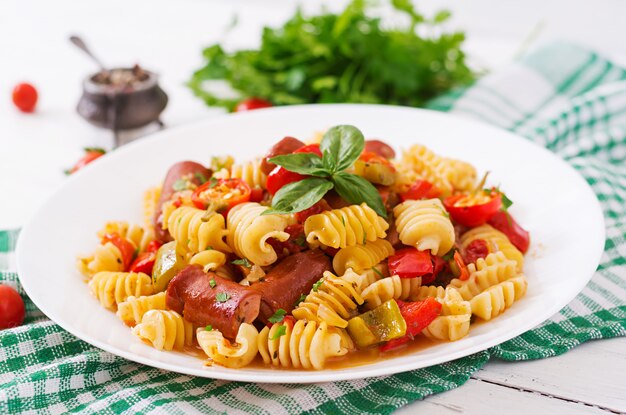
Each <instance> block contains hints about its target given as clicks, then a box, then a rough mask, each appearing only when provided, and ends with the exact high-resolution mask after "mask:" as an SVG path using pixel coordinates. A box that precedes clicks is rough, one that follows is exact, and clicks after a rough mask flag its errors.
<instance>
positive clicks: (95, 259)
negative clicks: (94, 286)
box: [76, 242, 124, 278]
mask: <svg viewBox="0 0 626 415" xmlns="http://www.w3.org/2000/svg"><path fill="white" fill-rule="evenodd" d="M76 267H77V268H78V270H79V271H80V273H81V274H83V275H84V276H85V277H87V278H91V277H93V276H94V275H95V274H97V273H98V272H104V271H109V272H122V271H124V260H123V258H122V253H121V252H120V250H119V249H117V247H116V246H115V245H113V244H112V243H111V242H107V243H105V244H104V245H98V246H97V247H96V250H95V251H94V253H93V254H92V255H88V256H79V257H78V259H77V260H76Z"/></svg>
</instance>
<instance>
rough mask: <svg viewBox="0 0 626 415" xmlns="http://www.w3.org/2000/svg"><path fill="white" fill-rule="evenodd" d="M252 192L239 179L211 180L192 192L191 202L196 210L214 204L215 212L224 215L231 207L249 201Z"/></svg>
mask: <svg viewBox="0 0 626 415" xmlns="http://www.w3.org/2000/svg"><path fill="white" fill-rule="evenodd" d="M251 193H252V190H251V189H250V186H249V185H248V183H246V182H244V181H243V180H241V179H217V180H214V179H211V180H209V181H208V182H206V183H204V184H203V185H202V186H200V187H198V188H197V189H196V190H194V192H193V194H192V195H191V201H192V202H193V204H194V205H196V207H197V208H198V209H206V208H208V207H209V205H210V204H212V203H213V204H215V206H216V210H218V211H220V212H222V213H226V212H228V211H229V210H230V209H231V208H232V207H233V206H235V205H238V204H240V203H245V202H247V201H249V200H250V195H251Z"/></svg>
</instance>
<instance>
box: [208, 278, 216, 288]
mask: <svg viewBox="0 0 626 415" xmlns="http://www.w3.org/2000/svg"><path fill="white" fill-rule="evenodd" d="M209 285H210V286H211V288H215V286H216V285H217V282H215V279H214V278H211V280H209Z"/></svg>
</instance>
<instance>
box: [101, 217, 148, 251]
mask: <svg viewBox="0 0 626 415" xmlns="http://www.w3.org/2000/svg"><path fill="white" fill-rule="evenodd" d="M113 233H116V234H118V235H119V236H121V237H122V238H124V239H126V240H127V241H129V242H131V243H132V244H133V245H134V246H135V248H138V249H139V250H140V251H143V250H144V249H145V248H146V246H147V245H148V243H150V241H152V239H154V235H152V234H151V233H149V232H146V231H145V229H143V228H142V227H141V226H138V225H129V224H128V222H124V221H112V222H107V223H106V224H105V225H104V228H102V229H101V230H100V231H98V238H100V239H102V238H103V237H104V236H105V235H108V234H113Z"/></svg>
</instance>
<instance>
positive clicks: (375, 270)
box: [372, 267, 385, 278]
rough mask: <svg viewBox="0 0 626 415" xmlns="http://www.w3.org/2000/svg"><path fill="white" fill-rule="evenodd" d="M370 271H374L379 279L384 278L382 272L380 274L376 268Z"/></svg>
mask: <svg viewBox="0 0 626 415" xmlns="http://www.w3.org/2000/svg"><path fill="white" fill-rule="evenodd" d="M372 271H374V272H375V273H377V274H378V275H379V276H380V278H385V274H383V273H382V272H380V270H379V269H378V268H376V267H372Z"/></svg>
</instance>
